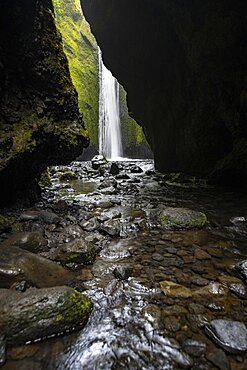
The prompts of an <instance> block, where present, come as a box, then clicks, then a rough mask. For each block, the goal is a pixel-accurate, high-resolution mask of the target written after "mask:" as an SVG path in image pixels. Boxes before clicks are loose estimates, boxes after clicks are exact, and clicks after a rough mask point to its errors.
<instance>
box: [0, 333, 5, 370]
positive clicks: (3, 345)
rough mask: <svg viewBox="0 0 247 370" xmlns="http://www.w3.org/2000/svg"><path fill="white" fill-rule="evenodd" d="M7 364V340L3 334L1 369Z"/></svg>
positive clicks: (1, 338)
mask: <svg viewBox="0 0 247 370" xmlns="http://www.w3.org/2000/svg"><path fill="white" fill-rule="evenodd" d="M5 362H6V339H5V336H4V335H3V333H1V334H0V367H1V366H3V365H4V363H5Z"/></svg>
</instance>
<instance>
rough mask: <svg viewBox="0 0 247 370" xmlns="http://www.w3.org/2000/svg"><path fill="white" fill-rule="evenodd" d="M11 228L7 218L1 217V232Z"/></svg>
mask: <svg viewBox="0 0 247 370" xmlns="http://www.w3.org/2000/svg"><path fill="white" fill-rule="evenodd" d="M8 227H9V221H8V219H7V218H6V217H4V216H2V215H0V231H1V230H5V229H6V228H8Z"/></svg>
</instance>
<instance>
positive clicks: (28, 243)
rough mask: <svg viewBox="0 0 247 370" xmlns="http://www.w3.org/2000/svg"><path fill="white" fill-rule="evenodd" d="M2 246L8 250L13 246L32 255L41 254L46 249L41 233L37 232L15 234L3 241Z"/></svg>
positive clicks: (45, 242)
mask: <svg viewBox="0 0 247 370" xmlns="http://www.w3.org/2000/svg"><path fill="white" fill-rule="evenodd" d="M3 244H4V245H5V246H6V247H9V248H10V247H11V246H15V247H19V248H22V249H26V250H28V251H30V252H34V253H37V252H42V251H44V250H46V249H47V248H46V247H47V241H46V240H45V238H44V237H43V235H42V233H40V232H38V231H33V232H19V233H15V234H13V235H11V236H10V237H9V238H8V239H7V240H6V241H4V243H3Z"/></svg>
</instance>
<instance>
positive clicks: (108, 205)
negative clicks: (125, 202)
mask: <svg viewBox="0 0 247 370" xmlns="http://www.w3.org/2000/svg"><path fill="white" fill-rule="evenodd" d="M94 205H95V207H97V208H102V209H108V208H111V207H113V205H114V204H113V202H111V201H105V200H99V201H98V202H95V204H94Z"/></svg>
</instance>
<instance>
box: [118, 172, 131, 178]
mask: <svg viewBox="0 0 247 370" xmlns="http://www.w3.org/2000/svg"><path fill="white" fill-rule="evenodd" d="M116 179H117V180H129V179H130V177H129V175H127V173H120V174H119V175H116Z"/></svg>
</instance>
